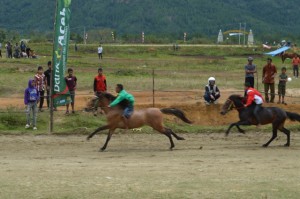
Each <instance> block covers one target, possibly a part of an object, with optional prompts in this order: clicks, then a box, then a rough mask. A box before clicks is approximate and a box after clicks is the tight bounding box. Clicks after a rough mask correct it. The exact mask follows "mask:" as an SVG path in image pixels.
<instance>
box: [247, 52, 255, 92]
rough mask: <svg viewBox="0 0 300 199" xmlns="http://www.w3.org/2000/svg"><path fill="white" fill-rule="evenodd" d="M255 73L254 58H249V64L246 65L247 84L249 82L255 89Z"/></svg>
mask: <svg viewBox="0 0 300 199" xmlns="http://www.w3.org/2000/svg"><path fill="white" fill-rule="evenodd" d="M254 73H256V65H255V64H253V58H252V57H248V64H247V65H245V83H246V82H249V83H250V86H251V87H252V88H254Z"/></svg>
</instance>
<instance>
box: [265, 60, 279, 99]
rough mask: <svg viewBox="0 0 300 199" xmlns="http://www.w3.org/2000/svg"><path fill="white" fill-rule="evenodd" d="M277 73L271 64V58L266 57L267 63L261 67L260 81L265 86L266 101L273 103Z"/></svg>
mask: <svg viewBox="0 0 300 199" xmlns="http://www.w3.org/2000/svg"><path fill="white" fill-rule="evenodd" d="M276 74H277V70H276V66H275V65H274V64H272V59H271V58H268V59H267V64H266V65H265V66H264V68H263V72H262V83H263V84H264V87H265V98H266V102H267V103H268V102H271V103H274V98H275V76H276ZM269 89H270V90H271V100H270V101H269V95H268V92H269Z"/></svg>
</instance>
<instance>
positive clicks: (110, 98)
mask: <svg viewBox="0 0 300 199" xmlns="http://www.w3.org/2000/svg"><path fill="white" fill-rule="evenodd" d="M102 95H103V96H104V97H105V98H106V99H108V101H109V102H112V101H114V100H115V99H116V98H117V96H114V95H113V94H111V93H108V92H103V93H102ZM128 104H129V101H128V100H125V99H124V100H122V101H121V102H120V103H119V104H118V105H119V106H120V107H121V108H122V109H125V108H126V107H127V106H128Z"/></svg>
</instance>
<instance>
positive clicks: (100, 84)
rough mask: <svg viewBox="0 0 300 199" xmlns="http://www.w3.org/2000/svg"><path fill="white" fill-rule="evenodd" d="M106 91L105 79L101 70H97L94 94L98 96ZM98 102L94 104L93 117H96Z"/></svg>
mask: <svg viewBox="0 0 300 199" xmlns="http://www.w3.org/2000/svg"><path fill="white" fill-rule="evenodd" d="M106 90H107V84H106V77H105V75H104V74H103V69H102V68H101V67H100V68H98V75H97V76H96V77H95V78H94V93H95V95H96V96H98V95H99V94H100V93H101V92H105V91H106ZM98 103H99V100H98V99H97V100H95V104H94V107H95V108H94V115H95V116H97V107H98Z"/></svg>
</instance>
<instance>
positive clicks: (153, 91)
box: [152, 69, 155, 107]
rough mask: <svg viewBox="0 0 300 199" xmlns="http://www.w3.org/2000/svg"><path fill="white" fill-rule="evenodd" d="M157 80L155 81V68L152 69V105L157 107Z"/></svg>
mask: <svg viewBox="0 0 300 199" xmlns="http://www.w3.org/2000/svg"><path fill="white" fill-rule="evenodd" d="M154 83H155V81H154V69H152V103H153V104H152V105H153V107H155V88H154V86H155V84H154Z"/></svg>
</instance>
